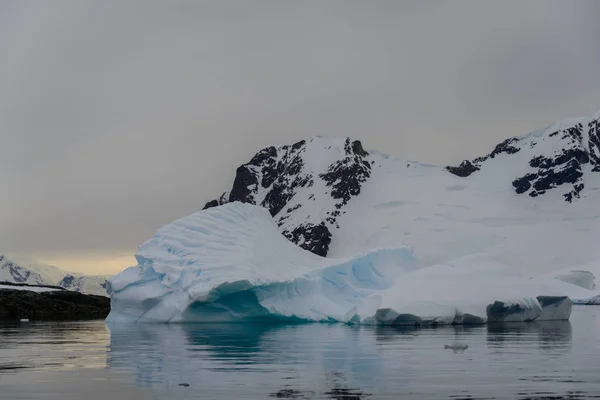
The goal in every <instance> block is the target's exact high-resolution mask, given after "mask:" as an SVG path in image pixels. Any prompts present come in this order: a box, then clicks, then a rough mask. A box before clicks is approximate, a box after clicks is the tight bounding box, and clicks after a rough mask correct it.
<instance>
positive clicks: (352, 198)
mask: <svg viewBox="0 0 600 400" xmlns="http://www.w3.org/2000/svg"><path fill="white" fill-rule="evenodd" d="M599 120H600V117H599V116H594V117H589V118H579V119H570V120H566V121H562V122H560V121H559V122H557V123H554V124H552V125H550V126H548V127H546V128H544V129H541V130H538V131H534V132H532V133H530V134H527V135H523V136H515V137H512V138H508V139H506V140H504V141H503V142H501V143H499V144H498V145H497V146H495V148H494V149H492V151H491V152H490V153H488V154H487V155H484V156H481V157H477V158H475V159H472V160H465V161H464V162H463V163H462V164H461V165H459V166H434V165H431V166H430V165H424V164H421V163H418V162H414V161H406V160H402V159H400V158H396V157H394V156H389V155H385V154H383V153H380V152H378V151H372V150H365V149H363V146H362V144H361V142H360V141H358V140H352V139H350V138H343V139H339V138H327V137H318V136H314V137H310V138H308V139H305V140H302V141H299V142H296V143H294V144H291V145H282V146H270V147H267V148H264V149H262V150H260V151H258V152H257V153H256V155H255V156H254V157H252V159H251V160H250V161H249V162H248V163H245V164H242V165H241V166H240V167H238V169H237V170H236V175H235V179H234V182H233V184H232V187H231V190H230V191H228V192H225V193H223V194H222V195H221V196H219V197H217V198H216V199H214V200H211V201H209V202H208V203H206V205H205V207H204V208H210V207H215V206H219V205H222V204H226V203H229V202H232V201H240V202H245V203H250V204H256V205H260V206H263V207H265V208H267V209H269V211H270V213H271V215H272V217H273V218H274V220H275V222H276V223H277V225H278V226H279V228H280V231H281V233H282V234H283V235H284V236H286V237H287V238H288V239H290V240H291V241H292V242H294V243H296V244H297V245H299V246H300V247H302V248H304V249H306V250H309V251H311V252H313V253H315V254H318V255H322V256H329V255H332V256H344V255H348V254H350V253H351V252H352V250H367V249H369V248H372V247H373V246H379V245H387V244H390V242H394V241H399V242H406V243H407V244H409V245H411V246H416V247H421V248H422V247H424V246H425V245H426V242H425V238H426V237H427V236H431V237H432V238H433V239H432V244H433V245H435V244H436V243H437V241H438V239H439V240H441V242H440V243H438V245H439V246H441V247H440V252H439V253H440V254H439V255H437V256H435V255H434V254H433V252H432V251H430V250H427V252H428V253H430V254H431V260H430V261H431V262H444V261H447V260H448V259H450V258H451V256H456V257H460V256H462V255H464V253H462V252H459V250H458V249H452V248H451V245H450V244H451V243H452V244H454V245H456V247H457V248H460V247H462V246H463V244H462V242H460V241H459V236H460V234H459V232H460V230H459V226H460V225H464V224H469V223H470V224H471V225H470V227H474V226H477V229H480V230H481V232H484V233H485V232H486V231H487V230H490V227H488V226H487V224H490V223H491V222H488V221H498V222H495V224H505V225H506V226H507V227H508V226H510V225H511V224H517V222H516V221H520V220H522V221H526V220H527V221H529V223H530V224H531V225H532V226H535V229H536V230H537V229H539V228H538V225H540V224H542V222H543V221H544V220H551V221H554V219H556V215H557V210H558V212H559V214H560V213H562V214H573V216H571V217H565V218H573V220H576V219H579V218H582V217H581V216H582V215H585V218H592V219H594V218H600V216H599V215H598V214H597V211H596V209H595V207H593V206H592V205H593V203H594V199H597V197H598V195H597V194H598V191H597V190H598V189H599V188H600V134H599V132H600V122H599ZM561 203H562V205H561ZM461 208H462V210H461ZM467 211H469V212H467ZM411 213H414V214H411ZM476 215H480V218H474V216H476ZM359 221H361V223H362V225H361V223H359ZM375 221H376V222H375ZM555 222H556V224H558V223H559V222H558V220H557V221H555ZM586 224H587V222H586ZM438 225H440V226H438ZM567 225H569V223H568V222H565V223H564V224H563V226H567ZM473 229H475V228H473ZM532 229H533V228H532ZM563 229H564V228H563ZM569 229H572V228H571V227H569ZM514 230H515V231H517V230H519V228H515V229H514ZM589 230H590V231H592V232H596V231H597V228H595V227H591V228H589ZM350 231H355V232H354V233H353V234H350ZM567 231H568V230H566V231H565V234H566V233H567ZM417 232H418V233H417ZM453 232H454V233H453ZM599 233H600V232H599ZM386 234H388V235H389V238H385V237H384V236H385V235H386ZM452 234H454V236H456V238H451V237H447V236H449V235H452ZM487 234H488V233H485V234H484V236H483V237H484V238H485V237H486V236H485V235H487ZM524 234H525V233H524ZM471 235H473V237H471ZM510 235H511V230H507V229H505V230H504V231H502V233H501V234H499V233H494V234H493V235H491V236H489V237H488V239H489V243H483V239H481V238H479V237H478V235H476V234H475V233H473V234H471V233H469V235H467V237H465V238H464V239H466V240H471V241H473V242H474V243H477V242H482V246H475V248H474V250H475V251H476V252H479V251H484V250H490V246H491V244H492V243H495V242H497V244H503V245H505V244H506V243H509V242H510V239H508V236H510ZM544 235H546V233H538V232H537V231H536V232H535V234H533V233H527V234H526V236H527V237H528V238H529V240H533V239H532V238H534V237H535V238H536V239H535V240H541V238H543V237H545V236H544ZM417 236H418V240H417ZM438 236H440V238H438ZM442 236H443V238H442ZM442 239H443V240H442ZM549 239H551V238H549ZM588 239H589V236H587V237H586V241H585V242H586V243H587V240H588ZM565 240H566V238H565ZM551 242H552V240H551ZM554 242H556V243H558V244H560V241H557V240H554ZM563 243H565V242H563ZM509 247H511V248H514V254H512V256H509V259H510V258H511V257H513V256H514V255H515V254H516V253H519V254H522V253H524V250H523V249H520V248H518V247H519V246H518V244H515V243H512V242H511V244H510V246H509ZM575 247H577V248H579V245H577V246H575ZM492 251H493V249H492ZM495 251H496V252H498V251H499V250H495ZM512 251H513V250H511V252H512ZM509 253H510V252H509ZM509 255H510V254H509ZM526 258H527V259H528V260H531V261H533V259H532V258H531V257H526ZM542 258H543V257H542ZM554 258H556V259H555V260H554V261H553V262H552V263H551V264H552V266H553V267H555V268H563V267H565V266H568V265H571V263H573V264H578V263H589V262H594V261H596V260H597V259H600V255H598V254H597V252H595V251H593V250H592V249H591V248H588V249H586V251H585V252H582V253H580V254H575V253H574V257H573V259H572V260H571V261H570V262H568V261H566V260H561V259H562V258H564V256H563V255H561V254H552V258H551V259H554ZM425 259H426V260H427V259H428V258H427V257H426V258H425ZM540 263H541V261H536V262H533V264H536V265H537V264H540ZM567 264H568V265H567ZM540 266H541V265H540Z"/></svg>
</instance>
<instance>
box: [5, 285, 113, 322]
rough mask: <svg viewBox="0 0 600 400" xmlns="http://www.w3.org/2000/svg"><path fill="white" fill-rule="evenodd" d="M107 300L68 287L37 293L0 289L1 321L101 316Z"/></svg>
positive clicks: (64, 319) (105, 308) (93, 317)
mask: <svg viewBox="0 0 600 400" xmlns="http://www.w3.org/2000/svg"><path fill="white" fill-rule="evenodd" d="M109 312H110V299H109V298H107V297H103V296H93V295H85V294H81V293H77V292H71V291H68V290H57V291H51V292H42V293H36V292H33V291H30V290H13V289H0V320H3V321H18V320H20V319H29V320H30V321H66V320H85V319H104V318H106V316H107V315H108V313H109Z"/></svg>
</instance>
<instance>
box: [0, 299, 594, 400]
mask: <svg viewBox="0 0 600 400" xmlns="http://www.w3.org/2000/svg"><path fill="white" fill-rule="evenodd" d="M454 343H460V344H466V345H468V348H467V349H466V350H464V351H454V350H451V349H444V345H451V344H454ZM182 385H183V386H182ZM188 385H189V386H188ZM0 398H2V399H38V398H40V399H54V398H56V399H66V398H74V399H79V398H83V399H86V400H91V399H95V398H98V399H107V398H111V399H136V398H139V399H161V400H163V399H165V400H166V399H269V398H296V399H312V398H317V399H397V398H411V399H412V398H414V399H482V398H486V399H489V398H495V399H556V398H559V399H586V398H599V399H600V307H576V308H574V311H573V315H572V316H571V321H570V322H545V323H526V324H505V325H496V326H491V325H490V326H480V327H470V328H464V327H445V328H437V329H418V330H415V329H411V330H400V329H391V328H385V329H383V328H373V327H362V328H358V327H348V326H343V325H333V324H331V325H330V324H306V325H249V324H221V325H202V324H197V325H127V326H107V325H105V324H104V322H102V321H93V322H83V323H32V322H30V323H23V324H12V325H7V324H4V325H0Z"/></svg>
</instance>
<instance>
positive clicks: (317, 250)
mask: <svg viewBox="0 0 600 400" xmlns="http://www.w3.org/2000/svg"><path fill="white" fill-rule="evenodd" d="M283 235H284V236H285V237H286V238H288V239H289V240H290V241H292V242H294V243H296V244H297V245H299V246H300V247H302V248H303V249H305V250H308V251H310V252H311V253H314V254H317V255H319V256H322V257H325V256H326V255H327V252H328V251H329V244H330V243H331V232H329V229H328V228H327V226H326V225H325V223H324V222H323V223H321V224H320V225H314V224H310V223H307V224H303V225H300V226H298V227H296V228H294V230H292V231H291V232H290V231H283Z"/></svg>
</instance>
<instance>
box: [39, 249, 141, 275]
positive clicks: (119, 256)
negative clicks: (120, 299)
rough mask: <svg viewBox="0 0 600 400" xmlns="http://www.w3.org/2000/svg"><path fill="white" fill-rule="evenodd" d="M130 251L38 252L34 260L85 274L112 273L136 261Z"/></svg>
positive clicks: (134, 263)
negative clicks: (87, 252) (111, 252)
mask: <svg viewBox="0 0 600 400" xmlns="http://www.w3.org/2000/svg"><path fill="white" fill-rule="evenodd" d="M133 254H134V252H133V251H132V252H131V253H115V254H40V255H37V256H36V260H38V261H39V262H41V263H44V264H50V265H54V266H57V267H58V268H60V269H62V270H65V271H70V272H81V273H83V274H86V275H112V274H116V273H118V272H121V271H123V270H124V269H125V268H127V267H131V266H132V265H136V264H137V262H136V261H135V258H134V257H133Z"/></svg>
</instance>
